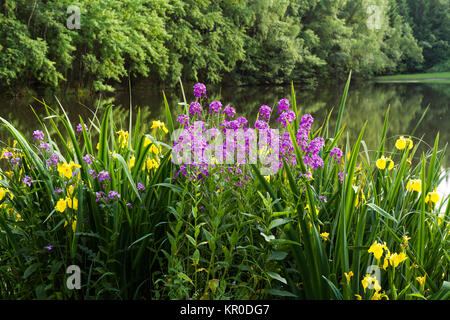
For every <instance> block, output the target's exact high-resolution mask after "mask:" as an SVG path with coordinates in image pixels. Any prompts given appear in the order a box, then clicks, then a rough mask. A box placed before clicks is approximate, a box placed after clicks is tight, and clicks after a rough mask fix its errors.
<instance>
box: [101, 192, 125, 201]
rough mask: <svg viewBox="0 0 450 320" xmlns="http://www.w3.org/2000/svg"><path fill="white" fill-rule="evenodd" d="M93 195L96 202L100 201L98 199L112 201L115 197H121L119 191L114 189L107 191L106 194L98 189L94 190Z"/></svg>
mask: <svg viewBox="0 0 450 320" xmlns="http://www.w3.org/2000/svg"><path fill="white" fill-rule="evenodd" d="M95 196H96V199H95V201H96V202H100V201H104V202H108V201H113V200H116V199H117V200H118V199H120V198H121V196H120V193H118V192H117V191H114V190H111V191H109V192H108V194H106V193H105V192H103V191H98V192H95Z"/></svg>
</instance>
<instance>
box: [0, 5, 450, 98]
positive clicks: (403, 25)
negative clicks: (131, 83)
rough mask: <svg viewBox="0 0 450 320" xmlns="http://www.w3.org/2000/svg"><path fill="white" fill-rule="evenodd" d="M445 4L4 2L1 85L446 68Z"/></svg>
mask: <svg viewBox="0 0 450 320" xmlns="http://www.w3.org/2000/svg"><path fill="white" fill-rule="evenodd" d="M70 5H75V6H79V8H80V9H81V28H80V29H79V30H78V29H74V30H69V29H68V28H67V27H66V21H67V19H68V18H69V17H70V14H68V13H67V11H66V10H67V8H68V7H69V6H70ZM373 6H376V10H375V11H374V9H371V8H373ZM448 7H449V0H434V1H405V0H371V1H366V0H358V1H354V0H352V1H350V0H345V1H331V0H279V1H268V0H257V1H248V0H223V1H217V0H201V1H193V0H167V1H165V0H152V1H145V0H108V1H105V0H78V1H73V0H58V1H56V0H51V1H43V0H33V1H30V0H3V1H1V2H0V82H1V84H2V86H11V85H17V84H20V85H24V84H33V83H36V82H37V83H41V84H45V85H50V86H54V87H56V86H57V85H59V84H61V83H63V81H65V80H74V81H76V82H78V83H80V84H81V85H82V86H86V85H91V84H93V87H94V88H95V89H96V90H111V89H112V87H111V85H113V84H114V83H117V82H118V81H122V80H125V79H126V78H127V76H132V77H133V76H139V77H151V78H152V79H154V80H155V81H163V82H166V83H171V84H173V83H175V82H176V80H177V79H178V78H179V77H180V76H181V77H183V79H186V80H196V79H198V78H201V79H207V80H208V82H216V83H217V82H221V81H227V82H228V83H230V82H232V83H237V84H249V83H285V82H289V81H290V80H299V79H302V80H306V81H312V79H314V78H315V77H317V75H318V74H320V75H321V77H327V78H334V77H338V76H339V74H342V73H343V72H344V73H345V72H348V71H349V70H353V72H354V74H355V75H358V76H360V77H370V76H371V75H373V74H386V73H396V72H402V71H406V70H424V69H428V68H430V67H432V66H435V65H438V67H436V68H439V69H445V66H446V63H447V67H448V52H449V50H448V48H449V47H448V46H449V44H448V37H449V34H450V32H449V23H450V19H449V11H448V10H449V9H448ZM372 20H373V21H375V22H376V23H375V25H374V26H373V27H370V25H369V24H368V21H372ZM422 51H423V55H422ZM446 61H447V62H446Z"/></svg>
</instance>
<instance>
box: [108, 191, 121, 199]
mask: <svg viewBox="0 0 450 320" xmlns="http://www.w3.org/2000/svg"><path fill="white" fill-rule="evenodd" d="M108 199H109V200H115V199H120V193H118V192H117V191H114V190H112V191H110V192H108Z"/></svg>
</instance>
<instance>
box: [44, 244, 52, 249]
mask: <svg viewBox="0 0 450 320" xmlns="http://www.w3.org/2000/svg"><path fill="white" fill-rule="evenodd" d="M44 249H47V250H52V249H53V246H52V245H51V244H49V245H48V246H45V247H44Z"/></svg>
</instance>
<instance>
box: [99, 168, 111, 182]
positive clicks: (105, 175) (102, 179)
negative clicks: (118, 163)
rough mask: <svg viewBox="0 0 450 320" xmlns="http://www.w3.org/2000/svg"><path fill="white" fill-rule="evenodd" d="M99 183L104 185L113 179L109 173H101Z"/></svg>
mask: <svg viewBox="0 0 450 320" xmlns="http://www.w3.org/2000/svg"><path fill="white" fill-rule="evenodd" d="M97 179H98V182H100V183H102V182H103V181H105V180H109V181H111V177H110V175H109V172H108V171H104V170H103V171H100V172H99V173H98V175H97Z"/></svg>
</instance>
